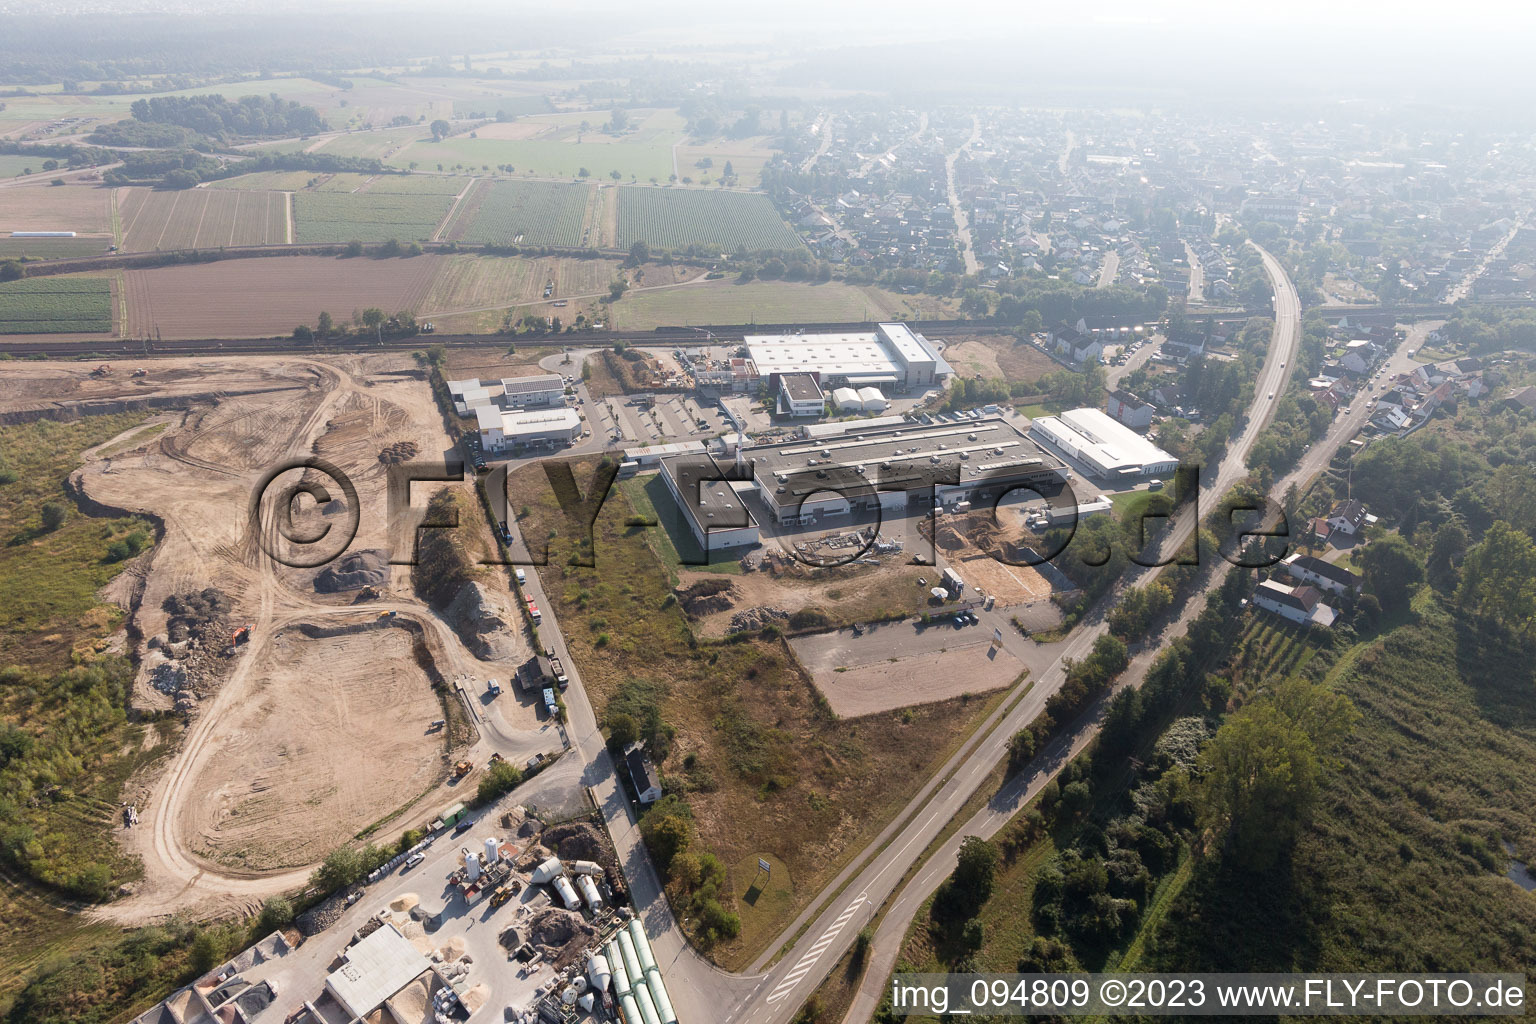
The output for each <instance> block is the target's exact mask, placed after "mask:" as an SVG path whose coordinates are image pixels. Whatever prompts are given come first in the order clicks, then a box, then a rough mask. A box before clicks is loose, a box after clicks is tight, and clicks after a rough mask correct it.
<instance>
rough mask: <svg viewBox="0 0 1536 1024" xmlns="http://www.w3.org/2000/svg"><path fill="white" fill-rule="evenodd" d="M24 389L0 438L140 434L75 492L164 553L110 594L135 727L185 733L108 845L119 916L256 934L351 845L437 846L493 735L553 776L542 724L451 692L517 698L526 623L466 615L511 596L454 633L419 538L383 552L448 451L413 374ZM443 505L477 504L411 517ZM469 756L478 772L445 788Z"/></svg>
mask: <svg viewBox="0 0 1536 1024" xmlns="http://www.w3.org/2000/svg"><path fill="white" fill-rule="evenodd" d="M15 365H16V370H15V371H14V372H9V373H7V375H6V376H5V377H4V378H3V379H0V419H3V420H4V421H6V422H24V421H27V420H33V419H73V418H76V417H79V416H83V415H90V414H94V413H103V412H132V411H142V412H143V413H144V415H145V421H144V422H143V423H142V424H140V425H139V426H137V427H135V428H134V429H132V430H129V431H125V432H124V433H123V434H122V435H120V436H119V437H116V438H113V439H112V440H111V441H109V442H107V443H106V444H102V445H99V446H98V447H97V448H95V449H93V450H89V451H87V452H86V453H85V456H84V465H83V466H82V467H81V468H80V469H78V470H77V471H75V472H74V473H73V474H72V476H71V478H70V480H69V482H68V486H69V489H70V490H71V492H72V494H73V495H74V497H75V499H76V501H77V502H79V503H80V505H81V506H82V507H84V508H86V509H87V510H91V511H99V512H103V513H111V514H119V515H120V514H125V513H127V514H135V515H140V516H142V517H144V518H145V519H147V520H149V521H150V522H152V523H153V524H155V527H156V531H157V533H158V534H159V539H158V543H157V544H156V545H155V546H154V547H153V548H152V549H151V551H150V552H148V553H147V554H145V555H144V556H142V557H141V558H140V559H138V560H137V561H136V562H135V563H134V564H133V565H132V566H131V567H130V568H129V570H128V571H127V572H124V573H122V574H121V575H120V576H119V577H118V578H117V579H116V580H114V582H113V584H112V585H111V587H109V588H108V589H107V590H106V591H104V592H103V593H104V596H106V597H107V598H108V599H110V600H112V601H114V602H116V603H118V604H119V605H121V606H122V607H123V608H124V609H125V611H126V613H127V618H126V621H125V629H124V634H123V635H124V636H125V638H126V640H125V642H126V643H127V644H130V645H132V646H133V647H134V648H135V650H134V651H133V653H134V654H135V655H136V656H137V658H138V661H139V665H140V668H139V672H138V675H137V677H136V679H135V682H134V687H133V692H132V697H131V702H132V704H133V706H134V708H135V709H136V710H137V711H139V712H142V713H148V714H155V715H170V716H173V720H174V721H177V722H179V723H180V724H181V727H182V730H183V731H182V734H181V737H180V743H179V746H178V748H177V749H176V751H175V752H174V753H173V754H172V755H171V757H170V758H168V759H162V760H161V761H160V762H158V763H157V764H156V765H155V766H154V767H153V768H152V769H149V770H147V771H146V772H144V773H141V774H140V775H137V776H134V777H132V778H130V779H129V781H128V783H127V785H126V786H125V787H124V791H123V799H124V803H125V805H126V807H127V808H129V809H131V811H132V813H131V814H130V813H128V811H127V810H125V812H124V814H123V815H122V821H123V824H122V825H121V827H120V829H119V836H120V839H121V841H122V843H123V845H124V847H125V848H126V849H127V851H128V852H130V853H132V854H135V855H137V856H138V857H140V858H141V859H142V861H143V863H144V875H143V878H142V879H141V880H139V881H136V882H135V883H133V885H132V887H131V892H129V893H127V894H126V895H125V898H122V899H119V900H118V901H116V902H114V903H112V904H110V905H109V906H108V907H107V908H106V909H105V911H104V912H105V913H106V914H107V915H108V916H109V917H111V918H113V919H115V920H118V921H122V922H125V923H139V922H143V921H151V920H157V919H163V918H164V917H166V916H167V915H170V914H173V913H176V912H178V911H181V910H196V911H198V912H218V911H219V910H220V909H221V908H230V909H246V908H250V907H253V906H255V905H257V904H259V903H260V901H261V900H262V899H264V898H265V897H266V896H268V895H272V894H275V893H280V892H284V891H289V890H292V889H294V888H296V887H299V886H302V885H303V884H304V883H305V882H306V880H307V878H308V875H309V872H310V870H312V868H313V867H314V866H315V864H316V863H317V862H318V861H319V860H321V859H322V858H323V857H324V856H326V854H327V853H329V852H330V851H331V850H333V849H335V848H336V847H337V846H340V845H343V844H345V843H346V842H347V841H349V840H351V839H352V838H353V837H354V836H356V835H357V834H359V833H360V832H362V831H364V830H367V829H370V828H378V827H380V825H381V824H383V823H387V824H388V827H389V828H390V829H392V830H398V829H404V828H408V827H411V826H420V825H425V824H427V823H428V822H429V821H430V820H431V818H432V815H433V812H432V808H436V807H440V806H442V805H443V804H444V803H446V802H447V801H448V800H449V798H451V797H452V796H453V795H454V794H455V792H456V791H458V790H460V789H462V788H463V787H466V786H467V787H469V788H470V789H471V790H472V789H473V787H474V786H475V785H476V782H477V779H478V778H479V776H480V774H481V772H482V771H483V770H484V769H483V768H482V767H479V766H481V765H484V764H486V763H487V762H486V755H487V754H489V753H490V751H491V749H492V748H491V746H489V745H488V744H490V743H491V742H492V740H490V739H487V738H486V737H487V735H488V734H489V735H490V736H491V738H492V739H493V740H494V741H495V742H498V743H500V744H502V746H503V747H504V748H505V750H506V751H507V753H508V754H509V755H512V756H518V757H519V763H521V761H522V760H524V759H526V758H527V756H529V755H531V754H533V753H535V752H538V753H540V754H541V755H544V754H549V755H553V754H555V753H558V751H559V749H560V747H561V742H562V741H561V738H560V737H559V735H558V734H557V733H554V732H551V731H549V730H547V729H545V728H544V727H543V725H542V724H541V722H540V720H539V716H538V713H537V711H536V709H535V708H534V707H533V706H532V703H531V702H519V701H516V700H512V701H500V702H496V703H494V704H492V705H490V706H489V707H483V708H479V707H477V708H471V707H470V706H469V705H470V701H469V700H467V699H465V696H464V695H463V694H464V690H465V689H467V688H461V687H457V686H455V685H454V683H452V682H449V680H461V679H466V678H470V679H476V680H481V681H483V680H485V679H487V678H502V679H510V678H511V677H512V676H513V675H514V674H515V672H516V670H517V668H518V666H520V665H521V664H523V662H525V661H526V660H527V659H528V657H530V656H531V654H532V651H531V649H530V647H529V645H528V642H527V640H526V638H525V637H524V636H523V635H522V632H521V630H520V629H517V628H516V626H517V625H519V620H518V619H516V618H515V617H512V618H511V620H510V621H511V622H512V624H513V627H512V628H508V627H507V626H506V624H505V623H504V622H503V621H502V619H501V617H498V616H494V615H481V614H480V612H481V611H482V610H483V609H484V608H485V607H499V608H503V609H505V608H508V607H513V606H515V603H516V598H515V597H512V596H511V595H510V593H509V591H508V587H507V584H506V583H505V582H504V581H497V580H495V579H491V578H487V579H486V580H484V581H477V583H476V586H478V587H480V588H481V590H482V591H483V593H482V594H478V595H471V597H473V599H466V600H464V601H462V602H459V603H457V604H456V605H455V607H457V608H459V610H460V611H461V612H462V615H460V616H458V617H457V618H456V617H455V614H454V612H453V610H452V609H448V610H445V611H444V612H442V613H437V612H434V611H433V610H432V609H429V608H428V607H427V606H426V604H425V603H424V602H423V601H422V599H421V598H419V597H418V596H417V595H416V593H415V588H414V586H413V580H412V578H411V568H410V566H409V565H392V564H390V562H391V553H392V552H397V551H399V550H401V548H402V547H405V549H406V551H407V552H408V551H409V547H408V546H409V545H411V544H413V542H414V538H413V537H412V535H411V534H410V533H409V532H408V531H407V532H406V533H405V535H404V537H403V538H401V537H392V536H390V533H389V530H388V526H387V521H386V512H387V501H388V497H387V473H388V471H389V468H390V467H391V466H392V465H396V464H398V463H400V462H402V461H408V460H410V459H431V460H434V461H436V460H442V459H443V458H444V457H445V456H447V455H449V454H451V453H452V452H453V450H454V445H453V439H452V438H451V437H450V436H449V434H448V433H447V430H446V428H445V425H444V422H443V417H442V415H441V413H440V411H439V410H438V407H437V405H436V402H435V401H434V399H433V396H432V392H431V389H430V387H429V385H428V382H427V380H426V373H425V371H424V370H423V369H422V368H421V367H420V366H419V365H418V364H417V363H416V362H415V361H414V360H413V359H411V357H410V356H409V355H406V354H381V355H332V356H323V357H308V356H294V357H260V356H257V357H240V358H229V359H221V358H177V359H159V360H146V361H144V362H143V363H142V364H134V365H112V364H99V365H95V366H92V365H89V364H79V363H51V362H44V361H37V362H25V363H17V364H15ZM306 460H310V461H311V462H312V463H313V464H312V465H311V466H310V468H305V466H304V463H305V461H306ZM285 466H287V467H293V468H289V469H287V470H286V471H285V472H280V473H279V472H275V471H277V470H280V469H282V468H283V467H285ZM268 479H269V480H270V483H269V486H268V487H267V489H266V491H264V492H261V493H260V495H259V499H260V500H259V501H255V500H254V499H253V495H255V494H256V493H257V491H258V488H260V486H261V484H262V483H263V481H264V480H268ZM454 486H459V487H465V488H466V489H467V488H468V486H469V484H468V483H467V482H465V483H459V484H453V483H443V484H437V485H432V486H428V487H422V486H418V488H417V491H416V492H415V494H413V500H414V501H415V502H416V503H417V504H425V501H426V500H427V498H429V497H430V495H431V493H433V491H434V490H435V489H437V488H443V487H454ZM253 507H254V508H255V509H256V512H255V514H254V516H253V514H252V508H253ZM285 515H286V517H287V518H286V521H284V516H285ZM477 528H478V529H483V528H484V524H483V523H482V524H473V523H472V524H467V525H466V529H477ZM316 538H320V539H319V540H316ZM327 545H330V547H329V548H327V547H326V546H327ZM315 548H319V549H324V550H322V551H321V553H320V557H315V551H314V550H312V549H315ZM461 620H462V621H461ZM478 685H480V686H483V682H481V683H480V684H478ZM466 757H467V758H468V760H469V761H470V762H471V763H472V764H473V765H475V766H476V767H474V768H473V770H472V771H469V772H465V773H458V772H456V771H455V770H454V765H455V762H457V761H460V760H464V759H466Z"/></svg>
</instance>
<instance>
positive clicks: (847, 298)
mask: <svg viewBox="0 0 1536 1024" xmlns="http://www.w3.org/2000/svg"><path fill="white" fill-rule="evenodd" d="M916 298H918V296H914V295H895V294H892V293H891V292H887V291H884V290H883V289H880V288H873V287H861V286H856V285H850V284H843V283H842V282H840V281H832V282H828V283H827V284H798V283H795V282H791V281H753V282H751V283H749V284H737V283H736V282H735V281H734V280H732V279H729V278H728V279H725V280H721V281H709V282H704V283H700V284H690V285H687V286H685V287H678V288H660V289H657V290H655V291H643V290H642V291H632V292H630V293H629V294H628V295H625V296H624V298H623V299H621V300H619V301H618V302H615V303H614V304H613V305H612V306H610V307H609V317H610V318H611V323H612V325H613V328H614V329H615V330H620V331H648V330H651V329H653V328H656V327H669V326H671V327H682V326H687V325H689V324H747V323H798V322H805V323H816V322H820V321H825V320H842V321H854V320H857V321H872V320H908V319H922V317H921V316H916V315H913V314H914V313H915V312H916V311H915V310H914V309H913V308H912V306H911V300H913V299H916ZM932 312H937V310H932Z"/></svg>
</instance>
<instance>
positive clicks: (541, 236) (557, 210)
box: [447, 181, 591, 247]
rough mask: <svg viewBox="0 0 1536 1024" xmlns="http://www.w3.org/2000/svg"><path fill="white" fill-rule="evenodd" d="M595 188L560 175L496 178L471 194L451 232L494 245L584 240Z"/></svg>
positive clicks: (566, 243) (578, 242) (572, 243)
mask: <svg viewBox="0 0 1536 1024" xmlns="http://www.w3.org/2000/svg"><path fill="white" fill-rule="evenodd" d="M590 193H591V190H590V189H589V188H587V186H585V185H568V184H564V183H561V182H554V181H493V182H488V183H486V184H484V185H481V186H480V188H479V190H478V191H477V192H476V193H474V194H472V195H470V196H468V197H466V200H465V204H464V206H463V207H462V208H461V210H460V212H459V215H458V216H456V217H455V218H454V223H453V224H452V225H451V226H450V229H449V232H448V236H447V237H451V238H454V239H457V240H459V241H465V242H481V243H489V244H492V245H564V246H571V247H575V246H579V245H581V244H582V238H581V225H582V221H583V219H584V217H585V215H586V210H587V200H588V197H589V196H590Z"/></svg>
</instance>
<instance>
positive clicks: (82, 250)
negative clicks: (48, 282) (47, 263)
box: [0, 235, 112, 260]
mask: <svg viewBox="0 0 1536 1024" xmlns="http://www.w3.org/2000/svg"><path fill="white" fill-rule="evenodd" d="M111 244H112V236H111V235H96V236H90V235H87V236H84V237H78V238H11V237H9V236H7V235H0V260H13V259H22V258H23V257H25V258H26V259H33V260H60V259H67V258H68V257H71V256H100V255H101V254H102V253H104V252H106V251H107V246H109V245H111Z"/></svg>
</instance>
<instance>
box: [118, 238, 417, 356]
mask: <svg viewBox="0 0 1536 1024" xmlns="http://www.w3.org/2000/svg"><path fill="white" fill-rule="evenodd" d="M445 259H446V258H445V257H441V256H417V257H414V258H411V259H388V260H376V259H340V258H333V257H326V256H274V257H271V258H268V259H249V260H222V261H220V262H217V263H201V264H195V265H185V266H173V267H155V268H153V269H150V270H130V271H128V272H127V273H125V274H124V275H123V290H124V292H125V296H126V303H127V310H128V319H127V323H126V325H125V326H124V329H123V334H124V336H125V337H130V338H143V337H156V336H159V337H164V338H168V339H169V338H262V337H272V336H275V335H287V334H288V333H290V332H291V331H292V330H293V329H294V328H295V327H296V326H298V325H299V324H310V325H313V324H314V322H315V318H316V317H318V316H319V315H320V312H321V311H322V310H325V311H327V312H329V313H330V314H331V315H332V316H334V317H335V318H336V320H337V321H338V322H341V321H345V320H347V319H349V318H350V317H351V315H352V312H353V310H358V309H367V308H368V307H370V306H377V307H379V308H380V309H383V310H386V311H388V312H390V313H395V312H400V311H404V310H419V309H421V308H422V307H423V302H424V300H425V299H426V297H427V293H428V292H429V291H430V290H431V287H432V281H433V279H434V278H435V277H436V275H437V272H438V270H439V269H440V267H441V266H442V265H443V263H444V261H445Z"/></svg>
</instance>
